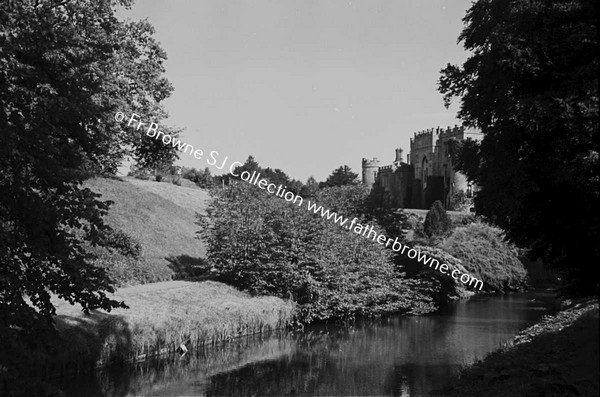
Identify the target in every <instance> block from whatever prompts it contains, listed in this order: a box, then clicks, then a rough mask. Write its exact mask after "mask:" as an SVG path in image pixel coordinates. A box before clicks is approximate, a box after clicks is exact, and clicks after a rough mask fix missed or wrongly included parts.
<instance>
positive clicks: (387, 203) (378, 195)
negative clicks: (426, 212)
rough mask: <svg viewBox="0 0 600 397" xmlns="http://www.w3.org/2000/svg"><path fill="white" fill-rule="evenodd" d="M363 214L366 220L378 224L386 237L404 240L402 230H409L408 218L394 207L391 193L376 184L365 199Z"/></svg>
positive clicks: (399, 209)
mask: <svg viewBox="0 0 600 397" xmlns="http://www.w3.org/2000/svg"><path fill="white" fill-rule="evenodd" d="M363 212H364V214H365V215H366V216H367V218H368V219H370V220H374V221H376V222H377V223H378V224H380V225H381V226H382V227H383V228H384V229H385V231H386V233H387V235H388V236H394V237H398V239H401V240H404V237H405V232H404V230H405V229H410V226H409V222H408V216H407V215H406V214H405V213H404V211H403V210H402V209H401V208H398V207H396V204H395V201H394V198H393V197H392V195H391V193H390V192H389V191H388V190H386V189H385V188H384V187H383V186H381V185H380V184H379V183H377V182H376V183H375V184H374V185H373V188H372V189H371V191H370V192H369V195H368V197H366V198H365V201H364V203H363Z"/></svg>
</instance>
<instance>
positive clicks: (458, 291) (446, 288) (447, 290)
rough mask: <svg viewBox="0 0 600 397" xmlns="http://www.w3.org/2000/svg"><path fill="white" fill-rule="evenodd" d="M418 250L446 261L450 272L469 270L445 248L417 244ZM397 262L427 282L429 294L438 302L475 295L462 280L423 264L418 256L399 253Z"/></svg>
mask: <svg viewBox="0 0 600 397" xmlns="http://www.w3.org/2000/svg"><path fill="white" fill-rule="evenodd" d="M413 249H415V250H416V251H418V252H421V253H423V254H425V255H427V256H428V257H430V258H432V259H436V260H437V261H438V262H439V263H440V264H442V263H445V264H447V265H448V266H449V268H450V270H448V273H449V274H450V273H452V271H453V270H455V269H456V270H458V271H459V272H460V273H461V274H463V273H468V272H469V271H468V270H467V269H466V268H465V267H464V266H463V265H462V261H461V260H460V259H458V258H455V257H453V256H452V255H450V254H448V253H447V252H445V251H444V250H442V249H440V248H436V247H430V246H426V245H415V246H414V247H413ZM396 263H397V264H398V265H399V266H401V267H402V268H403V269H404V270H405V271H406V274H407V275H408V276H409V277H411V278H414V279H419V280H423V282H424V283H425V282H427V283H428V284H427V286H428V287H427V292H426V293H427V294H428V295H431V296H433V297H434V300H435V301H436V302H440V303H446V302H449V301H452V300H456V299H465V298H468V297H470V296H471V295H473V294H474V293H475V292H478V291H474V290H473V289H472V288H471V289H468V288H467V287H466V286H465V285H464V284H463V283H461V282H460V281H458V280H456V279H454V278H452V277H449V275H448V274H442V273H441V272H440V271H439V270H436V269H435V268H434V267H429V266H426V265H423V263H421V262H419V261H418V260H417V258H414V259H411V258H409V257H408V256H407V255H398V256H397V257H396Z"/></svg>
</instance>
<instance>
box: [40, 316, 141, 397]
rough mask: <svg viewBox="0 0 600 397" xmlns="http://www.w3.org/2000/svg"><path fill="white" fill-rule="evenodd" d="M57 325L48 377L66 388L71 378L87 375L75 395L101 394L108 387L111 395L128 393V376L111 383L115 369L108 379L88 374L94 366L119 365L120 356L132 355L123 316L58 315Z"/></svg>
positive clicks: (46, 370)
mask: <svg viewBox="0 0 600 397" xmlns="http://www.w3.org/2000/svg"><path fill="white" fill-rule="evenodd" d="M56 325H57V328H58V329H59V330H60V331H61V339H60V341H59V342H58V343H59V346H58V349H57V355H56V356H55V357H54V360H52V361H51V362H49V363H48V365H47V366H46V368H45V372H46V374H47V375H48V376H49V377H57V378H58V379H60V380H59V381H58V382H59V383H60V384H59V387H60V389H62V390H65V389H66V387H65V386H66V385H68V383H70V382H71V381H72V380H74V379H79V378H86V380H87V381H86V382H85V383H83V384H81V385H80V386H79V387H78V392H77V393H78V395H86V396H103V395H106V393H105V391H107V390H109V389H110V390H111V393H112V394H114V395H126V394H127V393H128V391H129V390H130V386H129V382H130V380H131V379H130V378H126V377H123V378H121V379H119V381H118V382H113V381H112V379H113V378H114V377H115V376H117V377H119V375H120V374H119V373H118V372H116V371H113V376H111V378H110V379H107V378H105V377H98V376H89V374H94V373H95V368H96V367H97V365H106V364H112V365H113V366H114V365H115V364H116V365H121V364H123V361H122V360H123V357H128V356H130V355H132V354H133V352H132V335H131V330H130V329H129V325H128V324H127V322H126V321H125V320H124V319H123V317H122V316H115V315H108V314H106V313H102V312H99V311H92V312H91V314H90V315H89V316H85V317H81V316H58V317H57V319H56ZM65 382H66V383H65ZM106 383H108V384H110V385H107V384H106Z"/></svg>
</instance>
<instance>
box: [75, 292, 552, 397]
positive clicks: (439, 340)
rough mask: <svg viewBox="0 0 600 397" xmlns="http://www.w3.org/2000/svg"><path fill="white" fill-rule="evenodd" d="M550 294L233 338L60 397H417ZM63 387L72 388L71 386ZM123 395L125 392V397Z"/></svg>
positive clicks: (542, 306)
mask: <svg viewBox="0 0 600 397" xmlns="http://www.w3.org/2000/svg"><path fill="white" fill-rule="evenodd" d="M554 309H555V307H554V299H553V297H552V295H551V294H544V293H527V294H503V295H487V296H477V297H474V298H472V299H471V300H470V301H462V302H457V303H455V304H453V305H451V306H450V307H448V308H446V309H445V310H444V311H443V312H439V313H436V314H433V315H428V316H417V317H406V316H389V317H386V318H383V319H380V320H378V321H358V322H356V323H355V324H353V325H352V326H346V327H341V326H334V325H318V326H310V327H307V328H306V329H305V330H304V331H303V332H292V331H288V332H278V333H273V334H271V335H269V336H264V335H263V336H255V337H248V338H242V339H240V340H237V341H235V342H233V343H229V344H227V345H222V346H218V347H216V348H212V349H206V350H203V351H198V352H194V354H189V355H187V356H184V357H183V358H179V357H171V358H169V359H167V360H160V361H155V362H147V363H144V364H140V365H137V366H136V367H134V368H132V369H121V370H120V372H118V373H117V374H111V373H107V372H105V373H103V374H101V375H98V376H96V379H98V378H100V379H104V380H102V381H96V384H101V385H102V389H101V390H98V392H93V391H92V390H89V389H87V390H86V391H85V392H84V391H83V389H81V388H79V389H78V386H77V384H76V383H87V384H93V382H90V380H85V379H82V378H79V379H78V380H77V382H76V383H75V384H73V385H72V387H70V388H68V390H67V392H68V395H83V394H86V395H113V396H123V395H150V396H152V395H156V396H178V395H186V396H193V395H208V396H221V395H231V396H238V395H239V396H242V395H244V396H246V395H267V396H268V395H272V396H279V395H289V396H294V395H315V394H321V395H394V396H411V395H412V396H415V395H416V396H419V395H423V394H426V393H427V392H428V391H430V390H433V389H439V388H441V387H443V386H444V384H445V383H446V381H447V380H448V379H449V378H450V377H451V376H452V375H454V374H456V373H457V372H458V370H459V369H460V368H461V367H462V366H464V365H467V364H470V363H472V362H474V361H476V360H477V359H481V358H483V357H484V356H485V355H486V354H487V353H489V352H490V351H493V350H495V349H497V348H499V347H500V346H501V344H502V343H505V342H506V341H508V340H510V339H511V338H512V337H513V336H514V335H515V334H516V333H517V332H518V331H519V330H521V329H523V328H525V327H526V326H528V325H530V324H531V323H533V322H535V321H536V320H538V319H539V318H540V317H541V316H542V315H543V314H545V313H548V312H550V311H552V310H554ZM71 383H73V380H71ZM126 389H127V390H126Z"/></svg>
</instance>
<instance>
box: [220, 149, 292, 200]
mask: <svg viewBox="0 0 600 397" xmlns="http://www.w3.org/2000/svg"><path fill="white" fill-rule="evenodd" d="M244 171H248V172H249V173H250V174H252V173H253V172H255V171H256V172H257V173H260V177H261V178H264V179H266V180H268V181H270V182H271V183H274V184H275V185H282V186H284V187H286V190H287V191H290V192H293V193H296V194H299V193H300V191H301V190H302V187H303V184H302V182H300V181H297V180H295V179H290V177H289V176H288V175H287V174H286V173H285V172H283V171H282V170H280V169H279V168H275V169H273V168H270V167H268V168H262V167H261V166H260V165H259V164H258V162H257V161H256V160H254V157H253V156H248V159H247V160H246V162H245V163H244V164H243V165H240V166H238V167H236V168H235V169H234V170H233V172H234V173H235V174H237V175H241V173H242V172H244ZM236 178H237V179H240V177H236ZM227 180H228V178H227Z"/></svg>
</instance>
